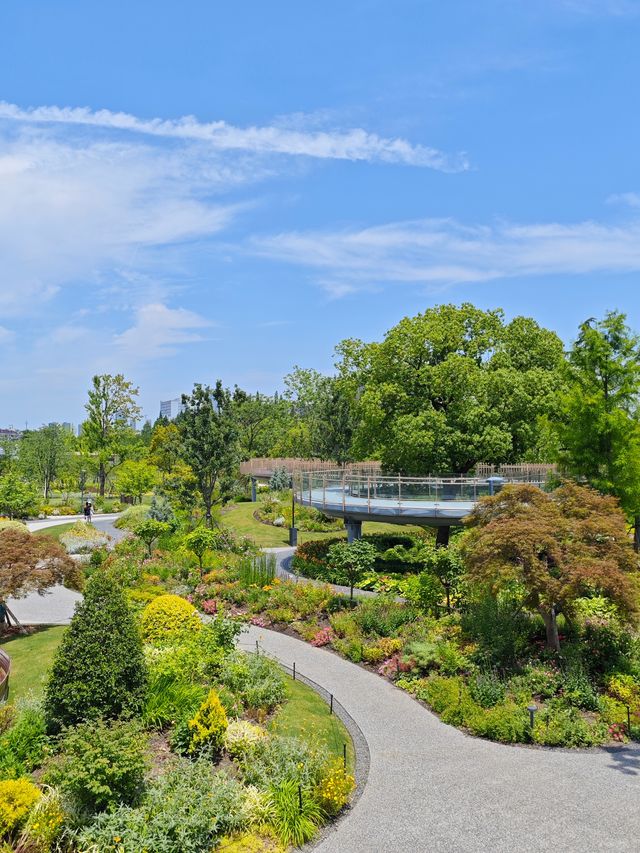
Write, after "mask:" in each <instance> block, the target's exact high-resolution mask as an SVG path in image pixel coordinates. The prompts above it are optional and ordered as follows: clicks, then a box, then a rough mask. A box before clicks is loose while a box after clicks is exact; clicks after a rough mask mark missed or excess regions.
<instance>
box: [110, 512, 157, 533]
mask: <svg viewBox="0 0 640 853" xmlns="http://www.w3.org/2000/svg"><path fill="white" fill-rule="evenodd" d="M148 517H149V509H148V507H146V506H130V507H129V508H128V509H125V511H124V512H123V513H122V515H121V516H120V517H119V518H117V519H116V520H115V521H114V523H113V525H114V527H117V528H118V529H119V530H131V531H133V530H134V528H135V527H136V526H137V525H138V524H140V522H142V521H144V520H145V519H147V518H148Z"/></svg>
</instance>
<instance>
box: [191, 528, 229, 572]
mask: <svg viewBox="0 0 640 853" xmlns="http://www.w3.org/2000/svg"><path fill="white" fill-rule="evenodd" d="M219 541H220V535H219V533H217V532H216V531H215V530H210V529H209V528H208V527H196V529H195V530H193V531H191V533H187V535H186V536H185V537H184V539H183V543H184V546H185V548H186V549H187V550H188V551H191V553H192V554H195V556H196V557H197V559H198V566H199V567H200V574H202V565H203V561H204V556H205V554H206V553H207V551H214V550H215V548H216V547H217V545H218V543H219Z"/></svg>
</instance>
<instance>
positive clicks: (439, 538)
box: [436, 524, 451, 548]
mask: <svg viewBox="0 0 640 853" xmlns="http://www.w3.org/2000/svg"><path fill="white" fill-rule="evenodd" d="M450 532H451V527H449V525H448V524H447V525H445V526H443V527H438V528H437V532H436V548H446V547H447V545H448V544H449V533H450Z"/></svg>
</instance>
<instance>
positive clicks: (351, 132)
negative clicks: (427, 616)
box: [0, 0, 640, 426]
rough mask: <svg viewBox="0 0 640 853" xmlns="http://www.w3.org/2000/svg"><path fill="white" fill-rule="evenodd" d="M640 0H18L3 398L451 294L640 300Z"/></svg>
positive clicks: (258, 343)
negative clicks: (310, 0)
mask: <svg viewBox="0 0 640 853" xmlns="http://www.w3.org/2000/svg"><path fill="white" fill-rule="evenodd" d="M639 40H640V0H482V2H481V3H479V2H477V0H451V2H448V3H442V2H432V0H394V2H393V3H389V2H386V0H349V2H344V0H342V2H337V0H325V2H323V3H313V4H312V3H300V2H299V0H298V2H289V0H274V2H272V3H264V2H263V0H236V2H234V3H211V2H206V0H182V2H181V3H180V4H176V3H173V2H171V3H170V2H162V0H154V2H148V0H136V2H135V3H131V2H127V3H125V2H123V0H111V2H110V3H95V2H94V3H91V2H90V3H87V2H86V0H85V2H81V0H73V2H72V0H56V3H51V2H50V0H30V2H29V3H23V2H19V0H5V2H4V3H3V4H2V8H1V10H0V101H2V104H0V259H2V271H1V275H0V359H1V363H2V370H1V371H0V425H1V426H5V425H8V424H15V425H22V424H23V423H24V422H25V420H28V421H29V424H30V425H37V424H39V423H41V422H44V421H50V420H71V421H74V422H77V421H78V420H80V419H81V418H82V415H83V403H84V400H85V395H86V389H87V387H88V384H89V380H90V377H91V375H92V374H93V373H95V372H112V373H113V372H118V371H121V372H124V373H125V374H126V375H127V377H129V378H131V379H132V380H133V381H134V382H136V383H137V384H138V385H139V386H140V388H141V400H142V403H143V406H144V409H145V412H146V414H147V415H149V416H150V417H155V415H156V414H157V411H158V407H159V400H160V399H161V398H162V399H164V398H169V397H174V396H177V395H178V394H179V393H180V392H182V391H185V390H188V389H189V388H190V387H191V385H192V384H193V382H194V381H202V382H213V381H215V379H216V378H218V377H220V378H222V379H223V381H225V382H226V383H227V384H229V385H232V384H234V383H238V384H239V385H241V386H243V387H244V388H246V389H247V390H262V391H273V390H274V389H275V388H278V387H280V385H281V380H282V376H283V375H284V374H285V373H286V372H288V370H290V368H291V367H292V366H293V365H294V364H300V365H301V366H305V367H316V368H318V369H320V370H329V369H330V368H331V365H332V360H333V348H334V346H335V344H336V343H337V342H338V341H340V340H341V339H342V338H344V337H361V338H364V339H376V338H379V337H380V336H381V335H382V334H383V333H384V331H385V330H386V329H388V328H389V327H390V326H391V325H393V324H394V323H395V322H397V321H398V320H399V319H400V318H401V317H403V316H405V315H407V314H414V313H417V312H418V311H421V310H424V309H425V308H427V307H428V306H430V305H434V304H436V303H438V302H442V301H453V302H461V301H463V300H470V301H472V302H474V303H476V304H477V305H480V306H483V307H498V306H500V307H503V308H504V309H505V311H506V313H507V316H513V315H516V314H519V313H523V314H528V315H532V316H534V317H536V318H537V319H538V320H539V321H540V322H541V323H543V324H545V325H548V326H549V327H551V328H554V329H556V330H557V331H558V332H559V333H560V335H561V336H562V337H563V338H564V339H565V340H567V341H569V340H571V338H572V336H573V334H574V332H575V330H576V327H577V325H578V323H579V322H581V321H582V320H584V319H586V318H587V317H590V316H600V315H602V314H603V313H604V312H605V310H607V309H610V308H617V309H620V310H623V311H626V312H627V314H628V316H629V320H630V322H631V324H632V325H633V326H634V327H635V328H640V308H639V300H638V297H637V293H638V292H639V287H638V282H639V281H640V175H639V174H638V142H639V140H638V136H639V130H640V112H639V110H638V95H637V92H638V77H639V76H640V52H638V50H637V45H638V43H639Z"/></svg>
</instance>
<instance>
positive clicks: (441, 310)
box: [338, 303, 563, 475]
mask: <svg viewBox="0 0 640 853" xmlns="http://www.w3.org/2000/svg"><path fill="white" fill-rule="evenodd" d="M338 355H339V358H340V361H339V363H338V368H339V371H340V376H341V379H342V383H343V387H344V388H345V389H347V393H348V394H349V395H350V398H351V400H352V401H353V407H354V425H355V427H354V428H355V434H354V452H355V454H356V456H357V457H358V458H366V457H369V458H371V457H372V456H373V457H374V458H379V459H380V460H381V461H382V463H383V466H384V467H385V468H386V469H389V470H392V471H397V472H400V473H405V474H410V475H421V474H427V473H446V472H466V471H468V470H470V469H471V468H472V467H473V466H474V465H475V464H476V463H477V462H481V461H482V462H496V463H499V462H519V461H522V460H524V459H529V460H531V459H535V458H536V456H537V455H538V453H539V448H538V446H537V443H538V430H537V428H536V419H537V417H538V416H542V415H544V414H545V413H547V414H548V413H550V412H551V411H552V409H553V406H554V395H555V393H556V392H557V389H558V387H559V385H560V382H561V373H560V367H561V363H562V359H563V351H562V343H561V341H560V339H559V338H558V337H557V335H555V334H553V332H549V331H547V330H546V329H542V328H540V327H539V326H538V325H537V324H536V323H535V322H534V321H533V320H530V319H527V318H516V319H515V320H513V321H512V322H511V323H509V324H505V322H504V318H503V313H502V311H501V310H493V311H482V310H480V309H478V308H475V307H474V306H473V305H470V304H468V303H465V304H463V305H461V306H455V305H439V306H437V307H435V308H430V309H428V310H427V311H425V312H424V313H422V314H418V315H417V316H416V317H410V318H409V317H407V318H405V319H404V320H401V321H400V323H398V324H397V325H396V326H394V327H393V328H392V329H391V330H390V331H389V332H388V333H387V334H386V335H385V338H384V340H383V341H382V342H381V343H371V344H365V343H363V342H362V341H358V340H346V341H343V342H342V343H341V344H340V346H339V347H338Z"/></svg>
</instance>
